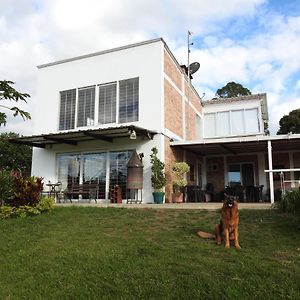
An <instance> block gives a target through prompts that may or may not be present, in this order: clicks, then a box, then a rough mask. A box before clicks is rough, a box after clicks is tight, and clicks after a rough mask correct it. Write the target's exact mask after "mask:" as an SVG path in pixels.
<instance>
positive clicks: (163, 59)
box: [14, 38, 300, 202]
mask: <svg viewBox="0 0 300 300" xmlns="http://www.w3.org/2000/svg"><path fill="white" fill-rule="evenodd" d="M203 76H205V74H203ZM37 96H38V99H39V101H38V103H37V107H36V112H35V114H34V116H33V117H34V121H35V129H34V132H33V134H32V136H27V137H22V138H19V139H16V140H14V142H17V143H24V144H28V145H31V146H33V147H34V148H33V149H34V150H33V162H32V175H35V176H41V177H43V178H44V181H45V182H48V181H51V182H58V181H59V182H62V184H63V187H64V188H66V187H67V186H68V185H70V184H72V183H79V184H89V183H96V184H98V185H99V194H98V195H97V197H98V200H99V201H104V202H105V201H106V202H108V201H109V200H110V188H111V187H112V186H113V185H115V184H118V185H120V186H121V188H122V196H123V199H124V201H125V200H126V181H127V163H128V160H129V159H130V156H131V154H132V152H133V151H136V152H137V153H138V154H140V155H141V157H143V160H142V161H143V165H144V168H143V190H142V199H143V202H152V201H153V200H152V187H151V181H150V177H151V165H150V153H151V149H152V148H153V147H157V149H158V155H159V158H160V159H161V160H162V161H163V162H164V163H165V171H166V175H167V186H166V198H165V201H166V202H170V201H171V193H172V172H171V167H172V164H173V163H174V162H175V161H186V162H188V163H189V164H190V166H191V171H190V173H189V174H188V176H187V177H188V178H187V179H188V183H189V186H190V187H197V189H198V190H203V191H206V194H208V193H210V198H206V199H208V200H211V201H215V200H217V201H219V200H221V199H222V193H223V192H224V190H225V188H226V186H235V185H240V186H243V187H246V186H253V187H261V186H263V187H264V188H263V195H259V198H261V199H259V200H269V199H270V200H271V201H273V200H274V187H275V189H276V187H278V186H277V185H278V183H276V180H275V183H274V176H273V169H274V168H273V161H274V165H275V166H276V167H277V168H279V169H296V168H297V167H300V156H299V150H298V149H299V147H298V146H299V136H298V135H291V136H275V137H270V136H266V135H265V125H266V123H267V121H268V113H267V101H266V94H257V95H251V96H244V97H238V98H231V99H224V100H220V99H216V100H211V101H207V102H203V101H202V100H201V98H200V97H199V95H198V93H197V91H196V89H195V88H194V87H193V86H192V84H191V82H190V80H188V76H187V74H186V68H184V67H182V66H180V65H179V63H178V62H177V60H176V59H175V57H174V55H173V54H172V52H171V51H170V49H169V48H168V46H167V44H166V43H165V42H164V40H163V39H161V38H158V39H154V40H149V41H146V42H142V43H137V44H132V45H128V46H124V47H119V48H115V49H110V50H106V51H101V52H97V53H92V54H88V55H84V56H80V57H74V58H68V59H65V60H61V61H57V62H52V63H48V64H44V65H40V66H38V87H37ZM272 159H273V161H272ZM270 170H271V172H269V171H270ZM269 174H271V175H270V176H269ZM285 174H286V175H287V177H286V179H290V181H292V180H295V179H297V178H296V177H297V176H296V175H297V173H295V172H293V171H290V172H285ZM275 179H276V176H275ZM293 184H294V183H292V182H291V185H293ZM243 193H244V198H243V200H244V201H258V198H257V197H258V196H257V195H256V196H253V195H254V194H253V193H250V192H248V194H246V191H245V189H244V190H243ZM250 198H251V199H250ZM186 200H187V201H196V200H195V199H194V198H193V195H192V196H191V195H188V197H187V198H186ZM201 200H203V198H201V197H200V198H198V201H201Z"/></svg>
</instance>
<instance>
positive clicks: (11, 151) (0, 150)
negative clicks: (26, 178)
mask: <svg viewBox="0 0 300 300" xmlns="http://www.w3.org/2000/svg"><path fill="white" fill-rule="evenodd" d="M17 137H19V135H18V134H17V133H14V132H10V133H2V134H0V169H1V170H8V171H11V170H21V171H22V173H23V174H25V175H29V174H30V169H31V156H32V149H31V148H30V147H29V146H25V145H17V144H13V143H10V142H9V138H17Z"/></svg>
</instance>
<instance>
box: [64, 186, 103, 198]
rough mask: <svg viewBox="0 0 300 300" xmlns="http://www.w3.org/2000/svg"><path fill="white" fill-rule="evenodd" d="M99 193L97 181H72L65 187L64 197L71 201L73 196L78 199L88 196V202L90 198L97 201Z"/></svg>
mask: <svg viewBox="0 0 300 300" xmlns="http://www.w3.org/2000/svg"><path fill="white" fill-rule="evenodd" d="M98 193H99V185H98V184H97V183H94V184H93V183H88V184H86V183H84V184H80V183H73V184H72V185H69V186H68V187H67V189H66V190H65V191H64V195H65V197H66V198H67V199H68V200H70V202H71V203H72V198H73V196H76V197H78V199H80V198H82V197H88V199H89V202H91V201H92V200H95V202H96V203H97V198H98Z"/></svg>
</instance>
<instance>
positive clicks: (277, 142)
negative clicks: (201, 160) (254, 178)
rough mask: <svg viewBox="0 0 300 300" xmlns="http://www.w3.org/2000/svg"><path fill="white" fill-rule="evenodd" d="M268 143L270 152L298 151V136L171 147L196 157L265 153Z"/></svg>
mask: <svg viewBox="0 0 300 300" xmlns="http://www.w3.org/2000/svg"><path fill="white" fill-rule="evenodd" d="M268 141H271V143H272V151H273V152H277V151H292V150H300V134H292V135H277V136H251V137H243V138H226V139H225V138H224V139H205V140H204V141H176V142H171V146H173V147H176V148H181V149H183V150H187V151H190V152H192V153H195V154H197V155H201V156H208V155H224V154H233V155H234V154H244V153H254V152H267V151H268V145H267V144H268Z"/></svg>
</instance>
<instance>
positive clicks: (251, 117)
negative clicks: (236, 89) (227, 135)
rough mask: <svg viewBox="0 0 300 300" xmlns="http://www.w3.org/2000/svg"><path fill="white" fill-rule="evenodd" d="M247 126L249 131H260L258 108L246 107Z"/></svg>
mask: <svg viewBox="0 0 300 300" xmlns="http://www.w3.org/2000/svg"><path fill="white" fill-rule="evenodd" d="M245 126H246V132H247V133H252V132H253V133H256V132H259V121H258V109H257V108H253V109H246V110H245Z"/></svg>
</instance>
